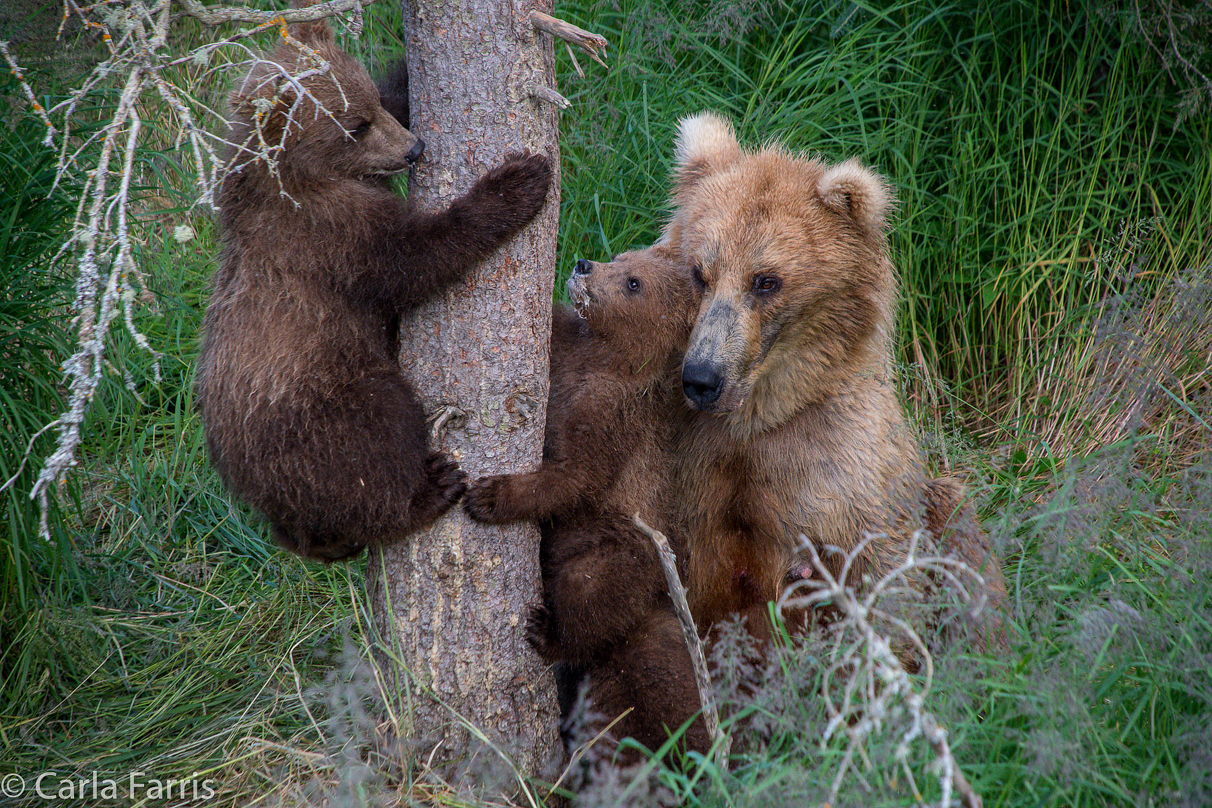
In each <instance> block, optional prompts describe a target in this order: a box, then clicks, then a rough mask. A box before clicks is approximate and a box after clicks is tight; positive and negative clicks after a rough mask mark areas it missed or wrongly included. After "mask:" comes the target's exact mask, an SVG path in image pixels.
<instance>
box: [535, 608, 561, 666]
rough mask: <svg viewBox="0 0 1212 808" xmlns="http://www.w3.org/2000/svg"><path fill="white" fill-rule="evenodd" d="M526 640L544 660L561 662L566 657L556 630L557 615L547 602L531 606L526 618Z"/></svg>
mask: <svg viewBox="0 0 1212 808" xmlns="http://www.w3.org/2000/svg"><path fill="white" fill-rule="evenodd" d="M526 642H528V643H530V647H531V648H533V649H534V650H535V653H536V654H538V655H539V656H540V657H542V659H543V661H544V662H560V661H561V660H563V659H564V651H563V649H562V648H561V647H560V641H559V639H558V633H557V631H556V620H555V615H553V614H552V613H551V610H550V609H548V608H547V604H545V603H541V604H539V605H538V606H531V607H530V615H529V616H528V617H527V618H526Z"/></svg>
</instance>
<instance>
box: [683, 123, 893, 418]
mask: <svg viewBox="0 0 1212 808" xmlns="http://www.w3.org/2000/svg"><path fill="white" fill-rule="evenodd" d="M674 179H675V190H674V213H673V217H672V219H671V221H670V223H669V225H668V226H667V227H666V230H665V234H664V237H663V239H662V242H661V243H662V244H663V245H664V246H666V247H668V248H669V249H671V250H674V251H675V252H677V253H678V254H679V255H680V256H681V257H682V258H683V260H685V261H686V262H687V263H689V264H690V266H691V267H692V269H691V272H692V277H693V279H694V283H695V284H696V286H697V288H698V289H699V291H700V293H701V295H702V298H701V300H702V302H701V304H700V306H699V311H698V315H697V320H696V323H695V327H694V333H693V335H692V336H691V338H690V343H689V345H688V347H687V350H686V358H685V361H684V363H683V365H682V386H683V391H684V392H685V395H686V399H687V401H688V402H689V404H690V406H691V407H693V408H695V409H698V410H702V411H704V412H713V413H735V416H734V417H736V418H743V419H748V420H749V421H751V422H754V426H761V425H763V424H764V425H777V424H778V423H781V422H783V421H785V420H786V419H787V418H789V417H791V415H793V414H794V413H795V411H796V410H797V409H799V408H800V407H802V406H804V405H805V404H808V403H811V402H812V401H814V400H820V399H822V398H824V397H825V396H827V395H829V394H830V392H831V391H832V390H835V389H836V386H837V385H838V384H839V383H844V381H845V379H846V378H847V377H853V376H854V375H855V374H861V373H868V374H869V373H871V372H872V366H873V365H878V364H879V363H880V362H882V361H883V360H884V358H886V354H887V350H888V345H887V340H888V334H889V332H890V330H891V325H892V311H893V301H894V296H895V292H896V281H895V273H894V271H893V268H892V265H891V263H890V262H889V260H888V258H887V255H886V246H885V228H886V226H887V217H888V214H889V212H890V210H891V208H892V206H893V199H892V193H891V191H890V189H889V188H888V185H887V183H886V182H885V181H884V180H883V178H881V177H880V176H878V175H877V174H874V173H873V172H871V171H869V170H868V169H866V168H864V167H863V166H861V165H860V164H859V163H858V162H856V161H854V160H848V161H846V162H844V163H840V164H838V165H826V164H825V163H823V162H821V161H819V160H816V159H811V158H807V157H803V156H799V155H793V154H790V153H788V152H786V151H784V150H783V149H781V148H779V147H777V146H771V147H767V148H764V149H762V150H760V151H757V152H748V151H745V150H743V149H741V147H740V146H739V145H738V143H737V140H736V137H735V136H734V135H733V131H732V127H731V126H730V125H729V124H728V122H727V121H725V120H724V119H722V118H720V117H718V116H716V115H713V114H710V113H704V114H700V115H696V116H693V117H690V118H686V119H684V120H682V121H681V124H680V129H679V133H678V138H677V147H676V152H675V178H674Z"/></svg>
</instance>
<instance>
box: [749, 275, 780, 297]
mask: <svg viewBox="0 0 1212 808" xmlns="http://www.w3.org/2000/svg"><path fill="white" fill-rule="evenodd" d="M782 287H783V282H782V281H781V280H779V279H778V278H776V277H775V276H773V275H758V276H757V277H756V278H754V279H753V293H754V294H757V295H769V294H773V293H775V292H777V291H778V290H779V289H781V288H782Z"/></svg>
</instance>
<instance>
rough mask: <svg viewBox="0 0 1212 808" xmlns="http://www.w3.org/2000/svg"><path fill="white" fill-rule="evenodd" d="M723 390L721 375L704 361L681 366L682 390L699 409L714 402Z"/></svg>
mask: <svg viewBox="0 0 1212 808" xmlns="http://www.w3.org/2000/svg"><path fill="white" fill-rule="evenodd" d="M723 390H724V377H723V375H722V374H721V373H719V371H717V370H716V369H715V368H714V367H712V366H711V365H709V364H707V363H706V362H697V363H695V364H690V365H685V366H683V367H682V392H684V393H685V394H686V398H688V399H690V402H691V403H692V404H694V406H696V407H698V408H699V409H704V408H706V407H709V406H711V405H712V404H714V403H715V402H716V401H717V400H718V399H719V397H720V393H721V392H723Z"/></svg>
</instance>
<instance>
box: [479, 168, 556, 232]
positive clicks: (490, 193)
mask: <svg viewBox="0 0 1212 808" xmlns="http://www.w3.org/2000/svg"><path fill="white" fill-rule="evenodd" d="M550 185H551V161H550V160H548V159H547V156H546V155H544V154H530V153H522V154H510V155H508V156H506V158H505V161H504V162H502V163H501V164H500V165H499V166H497V167H496V168H494V169H493V170H492V171H489V172H488V173H487V174H485V175H484V176H483V177H481V178H480V181H479V182H478V183H476V187H475V192H478V194H479V195H480V196H481V197H483V198H491V199H492V200H493V202H495V203H496V204H497V205H502V204H503V205H507V206H508V207H509V208H510V209H511V210H510V211H509V214H510V215H509V218H510V219H512V220H513V221H514V222H515V223H516V224H517V226H521V225H523V224H525V223H526V222H529V221H530V220H531V219H533V218H534V217H535V214H537V213H538V212H539V210H540V209H542V207H543V203H544V202H545V201H547V188H548V186H550Z"/></svg>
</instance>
